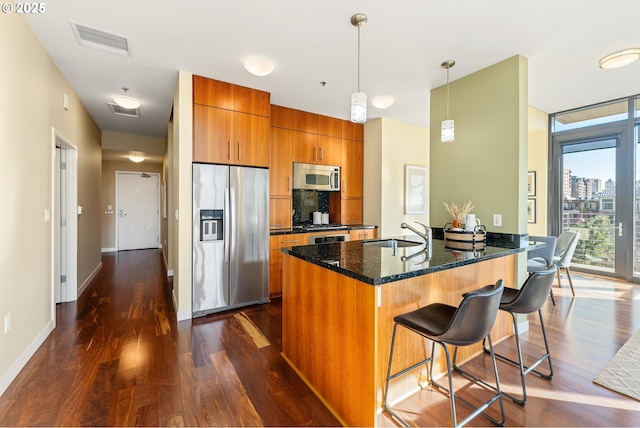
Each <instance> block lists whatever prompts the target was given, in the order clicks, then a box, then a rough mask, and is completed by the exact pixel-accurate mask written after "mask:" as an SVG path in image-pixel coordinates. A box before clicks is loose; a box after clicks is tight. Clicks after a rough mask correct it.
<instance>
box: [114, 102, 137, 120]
mask: <svg viewBox="0 0 640 428" xmlns="http://www.w3.org/2000/svg"><path fill="white" fill-rule="evenodd" d="M107 105H108V106H109V108H110V109H111V112H112V113H113V114H117V115H118V116H127V117H140V108H123V107H120V106H119V105H118V104H116V103H107Z"/></svg>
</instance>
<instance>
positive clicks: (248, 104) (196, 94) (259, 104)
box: [193, 76, 271, 117]
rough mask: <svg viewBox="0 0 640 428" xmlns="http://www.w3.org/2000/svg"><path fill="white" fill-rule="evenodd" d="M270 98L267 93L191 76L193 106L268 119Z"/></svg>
mask: <svg viewBox="0 0 640 428" xmlns="http://www.w3.org/2000/svg"><path fill="white" fill-rule="evenodd" d="M270 98H271V97H270V95H269V93H268V92H264V91H259V90H257V89H251V88H246V87H244V86H238V85H233V84H231V83H226V82H220V81H219V80H213V79H207V78H206V77H201V76H193V102H194V103H195V104H202V105H207V106H209V107H217V108H223V109H225V110H233V111H239V112H242V113H249V114H255V115H258V116H265V117H270V116H271V104H270Z"/></svg>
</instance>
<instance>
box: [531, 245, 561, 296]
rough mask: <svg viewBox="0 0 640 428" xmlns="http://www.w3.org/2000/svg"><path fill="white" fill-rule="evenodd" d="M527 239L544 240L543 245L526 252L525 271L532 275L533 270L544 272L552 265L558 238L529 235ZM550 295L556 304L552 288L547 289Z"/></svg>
mask: <svg viewBox="0 0 640 428" xmlns="http://www.w3.org/2000/svg"><path fill="white" fill-rule="evenodd" d="M529 241H532V242H544V243H545V245H544V247H542V248H536V249H534V250H530V251H529V252H527V272H528V273H529V275H532V274H533V273H535V272H545V271H547V270H548V269H549V268H550V267H551V266H553V265H554V263H553V258H554V256H555V254H556V243H557V241H558V238H557V237H556V236H534V235H530V236H529ZM549 295H550V296H551V303H553V304H554V305H555V304H556V299H555V298H554V297H553V290H550V291H549Z"/></svg>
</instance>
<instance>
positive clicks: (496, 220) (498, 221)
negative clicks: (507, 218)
mask: <svg viewBox="0 0 640 428" xmlns="http://www.w3.org/2000/svg"><path fill="white" fill-rule="evenodd" d="M493 225H494V226H497V227H502V214H494V215H493Z"/></svg>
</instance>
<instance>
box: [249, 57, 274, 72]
mask: <svg viewBox="0 0 640 428" xmlns="http://www.w3.org/2000/svg"><path fill="white" fill-rule="evenodd" d="M244 68H245V69H246V70H247V71H248V72H249V73H251V74H253V75H254V76H267V75H269V74H271V72H272V71H273V64H271V63H270V62H269V61H267V60H265V59H261V58H249V59H248V60H246V61H245V62H244Z"/></svg>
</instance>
